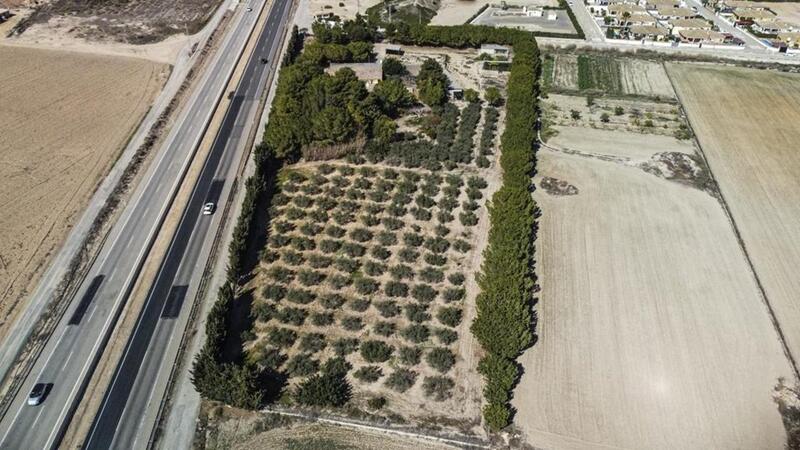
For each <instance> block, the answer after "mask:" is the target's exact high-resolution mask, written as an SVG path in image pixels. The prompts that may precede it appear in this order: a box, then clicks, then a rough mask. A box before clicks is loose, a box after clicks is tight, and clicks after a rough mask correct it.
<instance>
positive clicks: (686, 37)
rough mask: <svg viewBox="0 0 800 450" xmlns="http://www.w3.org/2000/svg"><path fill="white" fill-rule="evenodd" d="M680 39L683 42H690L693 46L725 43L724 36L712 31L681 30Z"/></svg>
mask: <svg viewBox="0 0 800 450" xmlns="http://www.w3.org/2000/svg"><path fill="white" fill-rule="evenodd" d="M678 37H679V38H680V39H681V42H688V43H692V44H699V43H709V44H722V43H723V42H725V35H724V34H722V33H720V32H718V31H711V30H694V29H690V30H680V31H679V32H678Z"/></svg>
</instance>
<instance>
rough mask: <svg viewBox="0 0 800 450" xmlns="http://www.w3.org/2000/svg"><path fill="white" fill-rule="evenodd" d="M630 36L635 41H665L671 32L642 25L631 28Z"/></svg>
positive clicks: (662, 28)
mask: <svg viewBox="0 0 800 450" xmlns="http://www.w3.org/2000/svg"><path fill="white" fill-rule="evenodd" d="M630 36H631V38H633V39H648V40H652V41H664V40H666V39H667V36H669V31H667V29H666V28H664V27H656V26H653V25H640V26H635V27H631V28H630Z"/></svg>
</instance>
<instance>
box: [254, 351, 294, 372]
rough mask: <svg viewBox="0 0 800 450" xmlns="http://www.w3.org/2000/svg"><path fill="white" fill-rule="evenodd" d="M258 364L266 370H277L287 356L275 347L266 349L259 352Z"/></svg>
mask: <svg viewBox="0 0 800 450" xmlns="http://www.w3.org/2000/svg"><path fill="white" fill-rule="evenodd" d="M260 356H261V357H260V358H259V363H260V364H261V365H262V366H263V367H264V368H266V369H272V370H275V371H277V370H279V369H280V368H281V366H282V365H283V363H285V362H286V359H287V356H286V355H285V354H284V353H281V351H280V350H279V349H277V348H275V347H267V348H264V349H263V350H262V351H261V355H260Z"/></svg>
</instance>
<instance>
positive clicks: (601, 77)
mask: <svg viewBox="0 0 800 450" xmlns="http://www.w3.org/2000/svg"><path fill="white" fill-rule="evenodd" d="M546 59H547V60H548V61H546V63H545V65H544V66H543V67H544V73H543V77H544V80H545V83H548V84H549V85H551V86H552V87H553V88H554V89H556V90H560V89H561V90H567V91H600V92H603V93H606V94H611V95H637V96H644V97H660V98H663V99H674V98H675V92H674V91H673V89H672V86H671V85H670V81H669V78H668V77H667V74H666V72H665V71H664V67H663V65H662V64H661V63H658V62H654V61H646V60H642V59H633V58H616V57H613V56H605V55H577V56H576V55H569V54H554V55H548V56H547V57H546Z"/></svg>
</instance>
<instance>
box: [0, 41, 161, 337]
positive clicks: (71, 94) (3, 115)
mask: <svg viewBox="0 0 800 450" xmlns="http://www.w3.org/2000/svg"><path fill="white" fill-rule="evenodd" d="M0 60H2V61H3V64H1V65H0V99H2V100H0V135H2V136H3V141H2V144H0V148H1V149H2V150H1V151H0V174H1V175H0V207H1V208H2V210H3V214H2V216H1V217H0V229H2V230H3V235H4V238H3V239H2V240H0V335H2V333H4V331H3V330H4V329H5V327H6V325H7V324H8V323H9V322H10V321H12V320H13V318H14V315H15V313H16V312H17V311H18V308H17V306H18V304H19V302H20V301H21V300H22V299H23V298H24V297H25V296H26V295H27V294H28V293H29V292H30V290H31V289H32V288H33V287H34V286H35V283H36V281H37V280H38V277H39V275H40V274H41V271H42V270H43V268H44V267H46V264H47V261H48V260H49V258H50V256H51V255H52V254H53V252H54V251H55V250H56V249H57V248H58V246H59V245H60V243H61V242H62V240H63V239H64V237H65V236H66V234H67V233H68V232H69V229H70V226H71V224H72V223H73V222H74V221H75V220H76V219H77V217H78V215H79V214H80V212H81V211H82V209H83V207H84V205H85V203H86V202H87V201H88V200H89V198H90V196H91V194H92V193H93V192H94V189H95V188H96V186H97V184H98V183H99V182H100V180H101V179H102V177H103V176H105V174H106V172H107V171H108V170H109V168H110V167H111V165H112V164H113V163H114V160H115V159H116V158H117V156H118V153H119V152H120V151H121V148H122V146H123V145H124V144H125V143H126V141H127V139H128V138H129V136H130V134H131V133H132V132H133V130H134V129H135V127H136V126H137V125H138V123H139V121H140V120H141V118H142V117H143V115H144V114H145V113H146V112H147V109H148V108H149V106H150V102H151V100H152V99H153V98H154V97H155V95H156V94H157V92H158V90H159V89H160V88H161V86H162V85H163V83H164V81H165V80H166V77H167V75H168V70H167V67H166V66H164V65H161V64H156V63H153V62H149V61H145V60H140V59H133V58H117V57H107V56H103V57H100V56H92V55H86V54H80V53H69V52H57V51H51V50H35V49H23V48H17V47H5V46H0Z"/></svg>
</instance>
